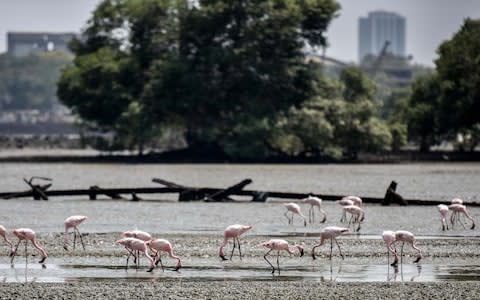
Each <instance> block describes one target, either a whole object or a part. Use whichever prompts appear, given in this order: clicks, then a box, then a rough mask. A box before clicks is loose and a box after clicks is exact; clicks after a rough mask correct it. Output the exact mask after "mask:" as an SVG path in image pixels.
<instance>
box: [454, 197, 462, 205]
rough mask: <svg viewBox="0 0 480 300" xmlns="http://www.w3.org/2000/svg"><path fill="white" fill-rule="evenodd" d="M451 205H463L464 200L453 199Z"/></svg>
mask: <svg viewBox="0 0 480 300" xmlns="http://www.w3.org/2000/svg"><path fill="white" fill-rule="evenodd" d="M451 204H463V200H462V199H460V198H453V199H452V201H451Z"/></svg>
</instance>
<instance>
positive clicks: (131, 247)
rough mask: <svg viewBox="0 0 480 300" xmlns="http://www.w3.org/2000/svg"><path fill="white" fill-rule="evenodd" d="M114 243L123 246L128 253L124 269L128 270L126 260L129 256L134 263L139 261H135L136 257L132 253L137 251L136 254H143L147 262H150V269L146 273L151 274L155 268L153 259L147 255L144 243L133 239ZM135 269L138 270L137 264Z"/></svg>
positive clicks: (124, 239)
mask: <svg viewBox="0 0 480 300" xmlns="http://www.w3.org/2000/svg"><path fill="white" fill-rule="evenodd" d="M116 243H117V244H120V245H123V246H124V247H125V249H127V251H128V252H129V254H128V256H127V266H126V269H128V259H129V258H130V256H131V255H133V257H134V258H135V261H137V262H138V261H139V259H136V255H135V253H134V252H133V251H137V253H140V251H141V252H143V254H145V256H146V257H147V258H148V260H150V269H148V270H147V272H152V270H153V269H154V268H155V262H154V260H153V258H152V257H151V256H150V254H148V247H147V245H146V242H145V241H142V240H140V239H137V238H133V237H126V238H123V239H120V240H118V241H116ZM137 268H138V264H137Z"/></svg>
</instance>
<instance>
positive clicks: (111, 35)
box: [58, 0, 185, 154]
mask: <svg viewBox="0 0 480 300" xmlns="http://www.w3.org/2000/svg"><path fill="white" fill-rule="evenodd" d="M184 2H185V1H178V2H176V1H168V0H158V1H147V0H144V1H135V0H105V1H103V2H101V3H100V4H99V5H98V7H97V8H96V10H95V11H94V12H93V15H92V17H91V18H90V20H89V21H88V23H87V27H86V28H85V30H84V32H83V33H82V38H81V39H75V40H73V41H72V43H71V45H70V46H71V49H72V51H73V52H74V53H75V55H76V57H75V59H74V61H73V64H72V65H71V66H69V67H67V68H65V69H64V70H63V73H62V77H61V78H60V81H59V84H58V96H59V98H60V99H61V100H62V102H64V103H65V104H66V105H67V106H69V107H70V108H72V110H73V112H74V113H76V114H78V115H79V116H80V117H81V118H82V119H84V120H85V121H86V122H87V123H89V124H93V125H96V126H98V127H99V129H101V130H111V131H113V132H115V133H116V134H117V135H118V136H117V137H116V138H115V141H116V142H117V143H119V144H120V145H122V144H123V146H124V147H127V148H131V147H132V143H133V144H135V145H134V146H135V147H137V149H138V151H139V153H140V154H141V153H142V152H143V150H144V147H145V144H146V143H147V142H148V141H149V140H151V139H153V138H155V137H156V136H157V133H158V132H159V128H160V122H159V121H158V120H155V119H153V118H152V116H151V114H150V112H149V111H148V110H147V109H146V108H145V105H144V101H143V93H144V89H145V86H146V83H147V82H148V81H149V78H150V72H151V69H152V68H153V65H154V62H155V63H158V62H159V61H162V60H163V59H166V58H168V56H169V54H170V53H172V52H175V50H174V49H175V47H176V43H177V39H178V38H177V36H176V34H177V30H178V25H175V24H176V23H177V21H176V20H177V15H178V14H179V12H180V11H181V8H182V3H183V5H185V3H184Z"/></svg>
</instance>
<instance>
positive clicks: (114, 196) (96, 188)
mask: <svg viewBox="0 0 480 300" xmlns="http://www.w3.org/2000/svg"><path fill="white" fill-rule="evenodd" d="M90 190H93V191H99V192H100V193H91V194H90V195H89V197H90V200H97V195H98V194H104V195H105V196H108V197H110V198H112V199H116V200H118V199H121V200H126V198H124V197H122V196H121V195H120V194H117V193H114V192H112V191H108V190H107V189H102V188H101V187H99V186H98V185H92V186H90Z"/></svg>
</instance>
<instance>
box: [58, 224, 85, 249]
mask: <svg viewBox="0 0 480 300" xmlns="http://www.w3.org/2000/svg"><path fill="white" fill-rule="evenodd" d="M86 219H88V217H87V216H70V217H68V218H66V219H65V221H64V224H65V232H64V234H63V248H64V249H65V250H67V251H68V234H69V233H68V230H69V229H70V228H73V249H74V250H75V244H76V241H77V233H78V236H79V237H80V242H81V243H82V247H83V250H85V244H84V243H83V238H82V234H81V233H80V231H79V230H78V227H77V226H78V225H80V224H81V223H82V222H83V221H85V220H86Z"/></svg>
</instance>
